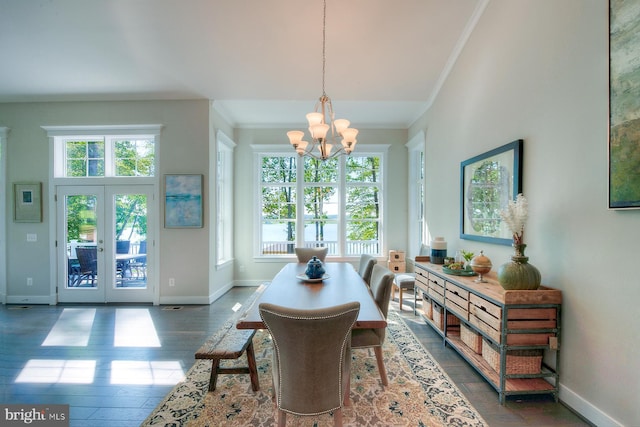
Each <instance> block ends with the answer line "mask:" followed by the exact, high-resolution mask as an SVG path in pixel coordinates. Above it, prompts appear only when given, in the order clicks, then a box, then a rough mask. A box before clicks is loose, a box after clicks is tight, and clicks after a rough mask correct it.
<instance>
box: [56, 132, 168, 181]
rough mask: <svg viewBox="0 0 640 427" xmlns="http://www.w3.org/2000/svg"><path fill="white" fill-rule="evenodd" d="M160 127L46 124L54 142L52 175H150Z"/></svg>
mask: <svg viewBox="0 0 640 427" xmlns="http://www.w3.org/2000/svg"><path fill="white" fill-rule="evenodd" d="M160 128H161V126H160V125H140V126H107V127H101V126H70V127H63V126H46V127H44V129H45V130H46V131H47V133H48V136H49V137H50V138H52V139H53V143H54V144H53V145H54V151H53V154H54V156H53V157H54V177H55V178H87V177H94V178H106V177H153V176H154V175H155V163H156V152H155V147H156V139H157V138H158V135H159V134H160Z"/></svg>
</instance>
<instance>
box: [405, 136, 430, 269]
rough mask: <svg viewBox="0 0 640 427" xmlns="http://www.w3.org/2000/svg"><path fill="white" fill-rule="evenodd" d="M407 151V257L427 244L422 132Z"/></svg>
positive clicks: (415, 253)
mask: <svg viewBox="0 0 640 427" xmlns="http://www.w3.org/2000/svg"><path fill="white" fill-rule="evenodd" d="M406 146H407V148H408V151H409V236H408V239H407V241H408V242H409V248H410V249H409V256H410V257H413V256H415V255H418V251H419V250H420V247H421V245H423V244H428V238H427V235H428V230H427V227H426V222H425V218H424V161H425V159H424V151H425V136H424V132H419V133H418V134H417V135H416V136H415V137H414V138H412V139H411V141H409V142H408V143H407V145H406Z"/></svg>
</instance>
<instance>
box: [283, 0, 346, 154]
mask: <svg viewBox="0 0 640 427" xmlns="http://www.w3.org/2000/svg"><path fill="white" fill-rule="evenodd" d="M326 22H327V1H326V0H324V10H323V19H322V96H320V98H319V99H318V102H317V103H316V107H315V110H314V111H313V112H312V113H309V114H307V121H308V123H309V134H310V135H311V142H307V141H303V140H302V138H304V132H302V131H299V130H292V131H289V132H287V136H288V137H289V142H290V143H291V145H293V148H294V149H295V150H296V152H297V153H298V154H299V155H300V156H308V157H312V158H314V159H321V160H327V159H330V158H333V157H336V156H338V155H341V154H342V155H349V154H351V152H352V151H353V149H354V148H355V146H356V143H357V142H358V141H357V140H356V136H357V135H358V130H357V129H353V128H350V127H349V125H350V124H351V123H350V122H349V120H346V119H336V118H335V116H334V113H333V105H332V104H331V98H329V97H328V96H327V94H326V93H325V90H324V74H325V63H326V55H325V52H326V50H325V46H326Z"/></svg>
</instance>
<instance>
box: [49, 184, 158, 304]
mask: <svg viewBox="0 0 640 427" xmlns="http://www.w3.org/2000/svg"><path fill="white" fill-rule="evenodd" d="M55 193H56V199H57V203H55V206H54V208H53V213H54V215H53V216H55V217H56V220H55V234H56V237H55V240H56V242H57V245H56V248H55V254H56V256H55V267H56V268H55V270H56V273H55V283H54V285H55V287H56V289H55V292H56V294H55V295H56V303H57V302H80V303H82V302H87V303H105V302H139V303H151V302H153V303H155V301H156V299H157V293H156V292H155V286H154V283H155V280H154V276H155V274H154V271H153V270H154V269H153V266H154V264H155V263H154V256H153V254H154V247H155V246H154V244H153V243H154V230H155V228H156V224H157V207H156V204H155V202H154V199H155V197H154V186H153V185H60V186H57V187H56V189H55ZM76 194H77V195H82V194H87V195H96V197H97V198H98V207H99V208H98V218H97V219H98V223H97V230H98V234H97V239H96V240H97V241H96V243H97V247H98V271H99V272H102V274H100V278H99V281H98V284H97V286H96V287H95V288H71V287H68V286H67V284H68V273H67V269H66V267H65V266H66V263H67V248H66V246H67V245H66V226H67V224H66V220H65V215H64V213H65V211H66V206H65V203H64V200H65V196H66V195H76ZM116 194H145V195H146V196H147V235H146V238H147V266H146V271H147V275H146V287H144V288H123V287H116V286H115V274H111V273H112V272H114V273H115V258H114V254H115V248H114V246H115V244H114V242H115V230H114V227H113V224H114V215H115V203H114V196H115V195H116Z"/></svg>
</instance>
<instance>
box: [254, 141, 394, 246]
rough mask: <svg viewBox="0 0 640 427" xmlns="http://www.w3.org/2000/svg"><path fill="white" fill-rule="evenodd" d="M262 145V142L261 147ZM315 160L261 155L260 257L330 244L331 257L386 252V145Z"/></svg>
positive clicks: (265, 153) (259, 160)
mask: <svg viewBox="0 0 640 427" xmlns="http://www.w3.org/2000/svg"><path fill="white" fill-rule="evenodd" d="M261 148H262V147H260V146H257V149H261ZM358 148H359V152H358V155H355V154H352V155H351V156H347V157H337V158H333V159H329V160H325V161H322V160H316V159H312V158H309V157H302V158H301V157H299V156H297V155H295V154H293V155H292V154H291V153H287V154H282V153H270V152H261V153H258V154H257V156H256V158H257V162H258V167H257V168H256V170H259V171H260V172H259V176H260V182H259V185H258V186H257V188H259V189H260V192H259V195H258V197H259V203H258V204H257V205H258V206H259V211H258V212H257V218H258V221H259V226H258V227H257V230H258V233H257V234H258V241H259V242H260V244H259V246H258V247H259V252H258V253H257V254H256V256H269V257H271V256H288V255H291V254H293V253H294V248H295V247H296V246H298V247H325V246H326V247H328V248H329V252H328V253H329V255H332V256H345V257H349V256H359V255H360V254H363V253H367V254H371V255H375V256H381V255H382V237H383V236H382V234H383V233H382V212H383V200H382V199H383V197H382V194H383V191H382V189H383V165H384V153H385V151H384V150H385V149H386V147H385V148H380V149H378V150H373V151H367V152H365V151H363V150H362V147H360V146H359V147H358Z"/></svg>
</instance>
